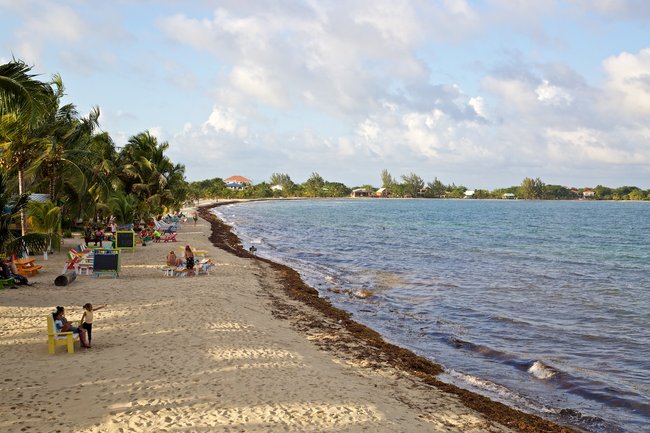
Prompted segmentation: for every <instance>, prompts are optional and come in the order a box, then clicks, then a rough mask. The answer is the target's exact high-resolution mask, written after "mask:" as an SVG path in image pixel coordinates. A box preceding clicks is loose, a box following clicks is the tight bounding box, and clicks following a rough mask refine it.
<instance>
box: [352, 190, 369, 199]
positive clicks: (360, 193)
mask: <svg viewBox="0 0 650 433" xmlns="http://www.w3.org/2000/svg"><path fill="white" fill-rule="evenodd" d="M351 196H352V197H370V191H368V190H367V189H365V188H357V189H353V190H352V194H351Z"/></svg>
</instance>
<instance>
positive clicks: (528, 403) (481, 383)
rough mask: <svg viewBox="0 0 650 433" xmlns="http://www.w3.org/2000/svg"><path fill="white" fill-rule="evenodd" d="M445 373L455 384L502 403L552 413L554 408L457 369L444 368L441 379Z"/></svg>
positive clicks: (443, 378)
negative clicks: (467, 387)
mask: <svg viewBox="0 0 650 433" xmlns="http://www.w3.org/2000/svg"><path fill="white" fill-rule="evenodd" d="M445 375H447V376H448V377H449V378H451V379H452V380H451V382H452V383H455V384H457V385H462V384H465V385H466V386H469V387H470V388H472V389H474V390H476V391H478V392H479V393H480V394H482V395H487V396H488V397H493V398H495V399H496V400H498V401H501V402H502V403H507V404H510V405H513V406H515V407H518V408H519V409H523V410H535V411H537V412H541V413H553V412H554V410H553V409H552V408H549V407H547V406H544V405H542V404H539V403H536V402H534V401H532V400H530V399H528V398H526V397H524V396H522V395H520V394H517V393H516V392H514V391H512V390H511V389H509V388H506V387H505V386H503V385H499V384H498V383H494V382H491V381H489V380H486V379H483V378H480V377H476V376H472V375H470V374H465V373H461V372H459V371H456V370H453V369H448V370H445V372H444V373H443V375H442V377H441V379H442V380H443V381H444V380H445ZM459 381H460V383H459Z"/></svg>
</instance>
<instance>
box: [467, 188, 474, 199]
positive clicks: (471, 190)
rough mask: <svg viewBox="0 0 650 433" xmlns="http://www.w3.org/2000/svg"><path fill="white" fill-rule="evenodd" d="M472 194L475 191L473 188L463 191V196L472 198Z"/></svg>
mask: <svg viewBox="0 0 650 433" xmlns="http://www.w3.org/2000/svg"><path fill="white" fill-rule="evenodd" d="M474 194H476V192H475V191H474V190H473V189H468V190H467V191H465V198H474Z"/></svg>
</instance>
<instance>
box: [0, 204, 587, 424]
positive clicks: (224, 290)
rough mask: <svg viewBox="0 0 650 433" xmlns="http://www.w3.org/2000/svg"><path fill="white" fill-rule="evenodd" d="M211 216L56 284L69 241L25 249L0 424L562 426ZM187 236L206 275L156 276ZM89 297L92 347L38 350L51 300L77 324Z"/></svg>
mask: <svg viewBox="0 0 650 433" xmlns="http://www.w3.org/2000/svg"><path fill="white" fill-rule="evenodd" d="M222 204H226V203H222ZM207 207H208V208H209V207H212V206H211V205H208V206H207ZM192 210H193V208H192V209H186V210H185V211H186V212H188V211H189V212H191V211H192ZM201 212H202V214H203V215H205V214H204V212H208V213H209V210H207V209H202V210H201ZM210 215H211V214H210ZM210 215H206V216H207V217H208V218H209V220H205V219H203V218H199V220H198V223H197V224H196V225H194V224H193V223H191V222H188V223H184V224H183V225H182V228H181V230H180V231H179V232H178V239H179V242H176V243H162V242H161V243H149V244H147V246H146V247H143V246H140V245H139V246H138V247H137V249H136V250H134V251H128V250H125V251H123V253H122V256H123V257H122V259H121V270H120V274H119V278H106V277H100V278H93V277H92V276H77V278H76V280H75V281H73V282H71V283H70V284H69V285H67V286H63V287H58V286H55V285H54V279H55V278H56V277H57V276H58V275H60V273H61V270H62V268H63V263H64V261H65V256H66V255H65V251H66V250H67V249H68V248H72V247H74V246H76V245H77V244H78V243H79V239H78V238H77V239H66V240H65V243H64V245H63V246H62V248H61V251H60V252H56V253H54V254H51V255H49V258H48V260H44V258H43V257H40V256H35V257H34V258H35V259H36V261H37V263H38V264H39V265H42V266H43V267H42V269H41V270H40V271H39V273H38V274H37V275H35V276H34V277H32V278H30V281H31V282H33V283H35V284H34V285H33V286H31V287H24V286H23V287H20V288H19V289H18V290H12V289H4V290H1V291H0V357H1V358H2V359H3V361H4V362H3V367H2V371H1V372H0V412H2V413H3V416H2V417H1V418H0V431H2V432H3V433H4V432H6V433H19V432H26V431H28V432H32V433H33V432H44V433H51V432H69V431H72V432H78V433H114V432H121V431H129V432H136V433H148V432H154V431H155V432H172V431H174V432H186V431H187V432H196V431H209V432H219V433H268V432H283V433H317V432H318V433H321V432H323V433H324V432H346V433H367V432H369V431H372V432H373V433H396V432H404V433H407V432H408V433H417V432H423V433H424V432H431V431H436V432H446V433H514V432H526V433H536V432H539V433H541V432H549V433H555V432H571V431H576V430H571V429H570V428H568V427H562V426H558V425H555V424H553V423H551V422H549V421H546V420H542V419H540V418H538V417H535V416H530V415H526V414H523V413H521V412H518V411H515V410H512V409H509V408H507V407H506V406H504V405H501V404H497V403H493V402H490V401H489V400H488V399H486V398H484V397H480V396H477V395H475V394H472V393H470V392H463V391H462V390H458V389H455V388H453V387H450V386H449V385H446V384H442V383H437V382H436V378H435V373H436V371H437V369H436V366H435V364H432V363H430V362H428V361H426V360H424V359H422V358H419V357H416V356H413V354H411V353H409V352H407V351H405V350H403V349H400V348H398V347H396V346H392V345H388V344H386V343H384V342H383V340H382V339H381V337H380V336H379V335H378V334H377V333H376V332H374V331H372V330H371V329H369V328H366V327H365V326H362V325H359V324H356V323H355V322H354V321H353V320H351V319H350V316H349V315H348V314H347V313H345V312H342V311H340V310H336V309H332V308H331V306H329V305H328V304H327V302H325V301H324V300H323V299H320V298H319V297H318V294H317V293H316V291H315V290H313V289H310V288H308V287H307V286H305V285H304V283H303V282H302V280H301V279H300V277H299V275H298V273H297V272H296V271H295V270H293V269H290V268H288V267H283V266H280V265H276V264H273V263H271V262H268V261H263V260H260V258H259V257H256V256H255V257H251V256H250V255H249V253H248V252H247V251H244V250H243V249H241V247H240V246H238V244H237V238H236V237H235V236H234V235H233V233H232V232H231V231H230V230H229V229H228V228H227V227H225V226H222V225H220V224H219V222H218V220H217V219H216V217H214V218H212V217H210ZM215 224H216V226H215ZM215 228H216V230H215ZM186 244H189V245H191V246H192V247H194V248H196V249H202V250H205V251H206V252H207V254H208V255H209V257H211V258H212V260H213V261H214V262H215V263H216V265H217V266H216V268H215V269H214V270H213V271H211V273H210V275H201V276H196V277H191V278H189V277H188V278H170V277H165V276H164V274H163V273H162V272H161V268H162V267H163V265H164V262H165V256H166V254H167V252H169V250H177V249H179V247H180V248H181V249H182V247H183V246H184V245H186ZM213 244H217V245H222V246H224V247H225V250H224V249H222V248H220V247H216V246H214V245H213ZM87 302H91V303H93V304H94V305H103V304H107V307H106V308H104V309H101V310H98V311H97V312H96V314H95V317H94V319H95V321H94V323H93V325H94V326H93V340H92V346H93V347H92V349H88V350H84V349H81V348H79V347H78V346H79V345H78V343H77V344H76V346H77V347H76V348H75V351H74V352H75V353H66V351H65V347H58V348H57V351H56V354H55V355H49V354H48V350H47V326H46V321H45V318H46V316H47V315H48V314H50V313H51V311H52V309H53V308H54V307H55V306H56V305H61V306H64V307H65V309H66V316H67V318H68V319H69V320H71V321H77V320H79V319H80V317H81V314H82V312H83V311H82V308H81V305H83V304H85V303H87ZM481 406H482V410H481V411H479V410H476V409H472V407H481Z"/></svg>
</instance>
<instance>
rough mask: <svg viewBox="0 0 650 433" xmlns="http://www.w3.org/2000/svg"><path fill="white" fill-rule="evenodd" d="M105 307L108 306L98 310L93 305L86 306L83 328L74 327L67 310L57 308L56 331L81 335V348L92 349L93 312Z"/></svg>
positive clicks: (55, 317) (54, 314)
mask: <svg viewBox="0 0 650 433" xmlns="http://www.w3.org/2000/svg"><path fill="white" fill-rule="evenodd" d="M105 307H106V304H104V305H100V306H99V307H96V308H93V305H92V304H91V303H86V304H84V306H83V309H84V313H83V315H82V316H81V320H80V321H79V322H80V324H81V326H74V325H73V324H72V322H70V321H69V320H68V319H66V317H65V308H63V307H61V306H58V307H56V310H55V311H53V312H52V318H53V319H54V330H55V332H72V333H74V334H79V342H80V343H81V347H83V348H86V349H90V347H91V342H92V339H93V312H94V311H97V310H101V309H102V308H105Z"/></svg>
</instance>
